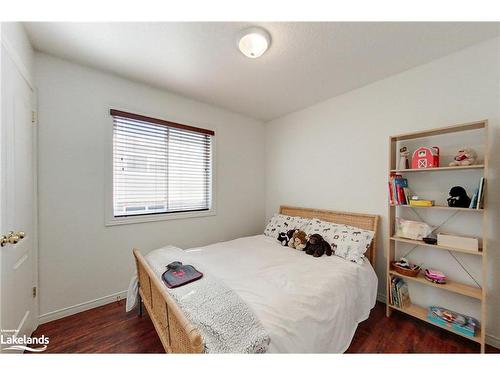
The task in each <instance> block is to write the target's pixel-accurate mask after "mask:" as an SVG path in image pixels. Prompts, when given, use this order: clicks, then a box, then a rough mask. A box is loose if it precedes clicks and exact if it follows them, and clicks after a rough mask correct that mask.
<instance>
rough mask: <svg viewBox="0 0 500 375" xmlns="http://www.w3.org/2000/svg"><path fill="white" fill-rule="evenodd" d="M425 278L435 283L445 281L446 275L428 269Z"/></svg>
mask: <svg viewBox="0 0 500 375" xmlns="http://www.w3.org/2000/svg"><path fill="white" fill-rule="evenodd" d="M425 276H426V277H427V278H429V279H431V280H435V281H445V280H446V275H445V274H444V273H442V272H441V271H438V270H432V269H426V270H425Z"/></svg>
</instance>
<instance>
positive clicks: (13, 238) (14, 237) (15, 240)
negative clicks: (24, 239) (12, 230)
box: [8, 234, 21, 245]
mask: <svg viewBox="0 0 500 375" xmlns="http://www.w3.org/2000/svg"><path fill="white" fill-rule="evenodd" d="M20 239H21V238H20V237H19V236H17V235H15V234H11V235H10V236H9V238H8V241H9V243H10V244H12V245H14V244H16V243H18V242H19V240H20Z"/></svg>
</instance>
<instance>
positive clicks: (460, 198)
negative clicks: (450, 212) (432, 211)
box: [447, 186, 470, 208]
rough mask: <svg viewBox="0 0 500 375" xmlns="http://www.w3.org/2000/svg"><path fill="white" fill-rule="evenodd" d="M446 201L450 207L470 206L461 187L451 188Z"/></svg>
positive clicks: (468, 199)
mask: <svg viewBox="0 0 500 375" xmlns="http://www.w3.org/2000/svg"><path fill="white" fill-rule="evenodd" d="M447 201H448V206H450V207H463V208H468V207H469V205H470V198H469V197H468V196H467V192H466V191H465V189H464V188H463V187H461V186H453V187H452V188H451V190H450V196H449V197H448V199H447Z"/></svg>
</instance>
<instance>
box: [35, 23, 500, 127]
mask: <svg viewBox="0 0 500 375" xmlns="http://www.w3.org/2000/svg"><path fill="white" fill-rule="evenodd" d="M25 25H26V29H27V31H28V34H29V37H30V39H31V41H32V43H33V45H34V47H35V48H36V49H37V50H39V51H43V52H46V53H50V54H53V55H56V56H60V57H62V58H65V59H68V60H71V61H75V62H77V63H81V64H84V65H88V66H91V67H95V68H98V69H102V70H105V71H109V72H113V73H115V74H118V75H120V76H123V77H126V78H130V79H133V80H137V81H141V82H144V83H146V84H149V85H153V86H155V87H159V88H163V89H167V90H169V91H171V92H175V93H178V94H181V95H184V96H187V97H190V98H194V99H197V100H200V101H203V102H206V103H210V104H214V105H217V106H219V107H222V108H226V109H229V110H232V111H235V112H239V113H242V114H245V115H248V116H251V117H254V118H257V119H261V120H265V121H267V120H271V119H274V118H276V117H280V116H282V115H285V114H287V113H290V112H293V111H296V110H298V109H301V108H304V107H307V106H309V105H311V104H314V103H317V102H319V101H321V100H324V99H327V98H329V97H333V96H335V95H338V94H341V93H344V92H347V91H350V90H353V89H355V88H358V87H361V86H363V85H366V84H368V83H371V82H374V81H377V80H379V79H382V78H384V77H387V76H390V75H393V74H396V73H399V72H401V71H404V70H407V69H409V68H412V67H414V66H417V65H421V64H423V63H426V62H429V61H431V60H433V59H436V58H439V57H441V56H444V55H447V54H450V53H452V52H454V51H457V50H459V49H462V48H464V47H467V46H469V45H472V44H475V43H478V42H481V41H483V40H486V39H489V38H493V37H495V36H497V35H499V34H500V29H499V25H500V24H499V23H428V22H426V23H375V22H371V23H352V22H349V23H340V22H330V23H328V22H312V23H311V22H307V23H305V22H303V23H301V22H285V23H280V22H271V23H241V22H218V23H200V22H191V23H182V22H174V23H169V22H165V23H55V22H46V23H27V24H25ZM254 25H259V26H262V27H264V28H266V29H267V30H268V31H269V32H270V34H271V37H272V42H271V48H270V49H269V51H268V52H267V53H266V54H264V56H262V57H261V58H259V59H248V58H246V57H244V56H243V55H242V54H241V53H240V52H239V51H238V49H237V47H236V36H237V35H238V32H239V31H240V30H242V29H244V28H246V27H249V26H254Z"/></svg>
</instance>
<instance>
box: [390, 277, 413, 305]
mask: <svg viewBox="0 0 500 375" xmlns="http://www.w3.org/2000/svg"><path fill="white" fill-rule="evenodd" d="M389 300H390V302H391V304H392V305H394V306H396V307H399V308H401V309H404V308H406V307H408V306H410V305H411V300H410V293H409V290H408V284H407V283H406V281H404V280H403V279H402V278H400V277H393V278H392V279H391V287H390V290H389Z"/></svg>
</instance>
